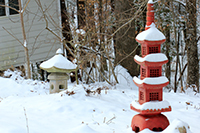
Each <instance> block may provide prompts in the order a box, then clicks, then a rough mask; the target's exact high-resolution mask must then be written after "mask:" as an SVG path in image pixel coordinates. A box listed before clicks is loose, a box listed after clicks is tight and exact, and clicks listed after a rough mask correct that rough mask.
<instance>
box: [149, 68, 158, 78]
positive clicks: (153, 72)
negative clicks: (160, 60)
mask: <svg viewBox="0 0 200 133" xmlns="http://www.w3.org/2000/svg"><path fill="white" fill-rule="evenodd" d="M159 72H160V69H150V77H159V76H160V75H159Z"/></svg>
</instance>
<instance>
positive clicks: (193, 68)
mask: <svg viewBox="0 0 200 133" xmlns="http://www.w3.org/2000/svg"><path fill="white" fill-rule="evenodd" d="M196 9H197V8H196V0H186V11H187V13H188V15H187V22H186V27H187V30H186V48H187V61H188V69H187V83H188V85H196V87H197V91H198V92H199V59H198V47H197V25H196V24H197V13H196V12H197V10H196Z"/></svg>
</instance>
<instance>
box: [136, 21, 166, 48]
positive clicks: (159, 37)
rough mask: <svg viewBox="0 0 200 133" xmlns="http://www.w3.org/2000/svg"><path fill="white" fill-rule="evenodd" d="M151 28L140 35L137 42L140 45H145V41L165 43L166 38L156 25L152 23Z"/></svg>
mask: <svg viewBox="0 0 200 133" xmlns="http://www.w3.org/2000/svg"><path fill="white" fill-rule="evenodd" d="M149 27H150V28H149V29H147V30H145V31H143V32H141V33H139V34H138V35H137V36H136V41H137V42H139V43H144V42H145V41H148V42H149V43H151V42H154V43H155V42H157V43H161V44H162V43H164V42H165V39H166V38H165V36H164V34H163V33H162V32H160V31H159V30H158V29H157V28H156V26H155V24H154V23H152V24H151V25H150V26H149Z"/></svg>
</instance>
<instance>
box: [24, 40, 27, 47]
mask: <svg viewBox="0 0 200 133" xmlns="http://www.w3.org/2000/svg"><path fill="white" fill-rule="evenodd" d="M24 47H25V48H26V47H27V41H26V40H24Z"/></svg>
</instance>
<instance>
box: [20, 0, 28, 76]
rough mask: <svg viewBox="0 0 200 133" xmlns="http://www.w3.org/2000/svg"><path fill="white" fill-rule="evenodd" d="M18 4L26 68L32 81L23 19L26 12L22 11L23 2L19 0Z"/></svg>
mask: <svg viewBox="0 0 200 133" xmlns="http://www.w3.org/2000/svg"><path fill="white" fill-rule="evenodd" d="M18 3H19V15H20V21H21V28H22V35H23V40H24V43H23V47H24V51H25V56H26V67H25V68H26V71H27V78H28V79H30V78H31V70H30V60H29V53H28V44H27V40H26V32H25V27H24V17H23V13H24V11H23V10H22V3H21V0H18ZM27 4H28V3H27ZM24 10H25V8H24Z"/></svg>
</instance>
